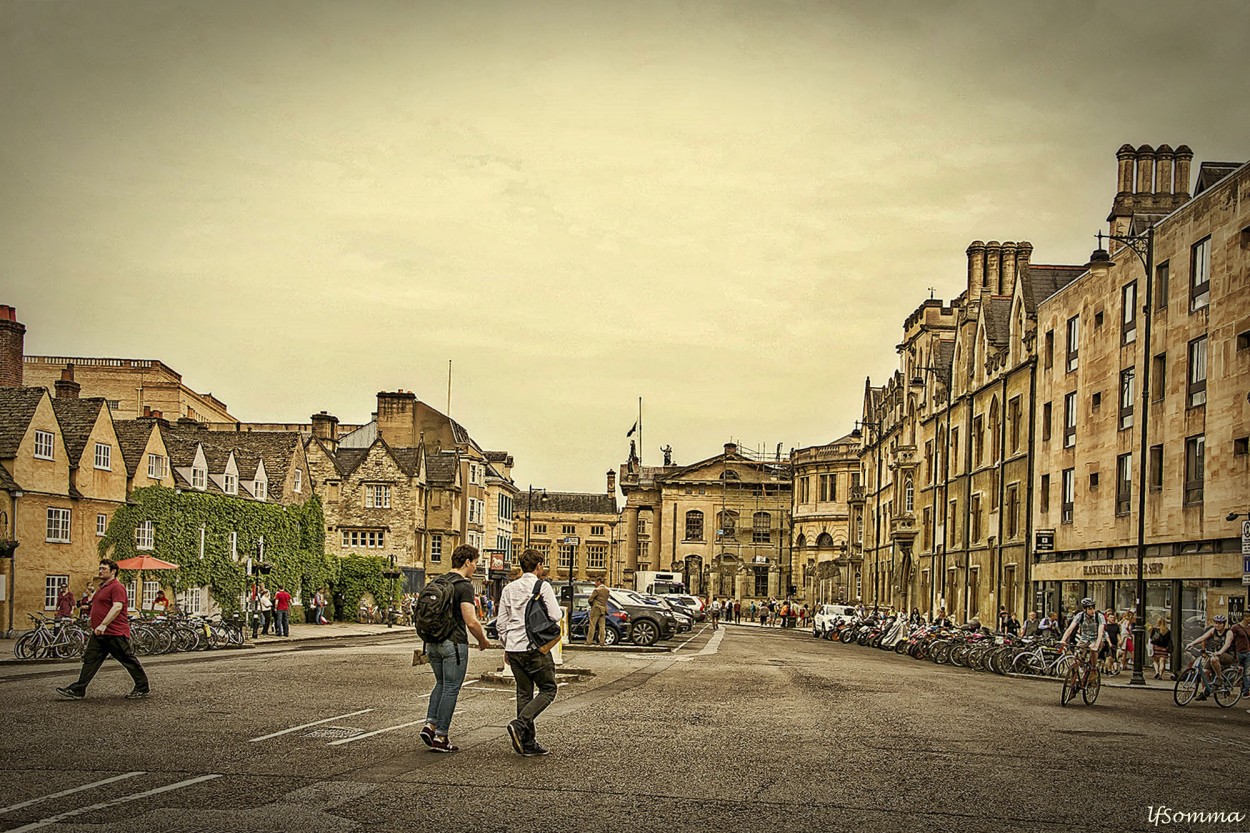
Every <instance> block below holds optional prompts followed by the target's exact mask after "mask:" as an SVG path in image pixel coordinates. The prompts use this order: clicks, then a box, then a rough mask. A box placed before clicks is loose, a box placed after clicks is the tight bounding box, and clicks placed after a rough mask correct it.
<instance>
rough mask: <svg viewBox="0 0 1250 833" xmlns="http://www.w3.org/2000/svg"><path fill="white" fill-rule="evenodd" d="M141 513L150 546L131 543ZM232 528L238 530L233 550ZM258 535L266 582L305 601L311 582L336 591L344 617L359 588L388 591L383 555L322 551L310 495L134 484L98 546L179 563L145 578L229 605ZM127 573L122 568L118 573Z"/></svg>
mask: <svg viewBox="0 0 1250 833" xmlns="http://www.w3.org/2000/svg"><path fill="white" fill-rule="evenodd" d="M143 521H152V523H153V527H154V533H155V548H154V549H153V550H151V551H148V550H144V551H139V550H137V549H136V548H135V529H136V528H137V527H138V526H139V524H140V523H142V522H143ZM201 529H203V556H202V557H201V546H200V530H201ZM231 532H235V533H237V534H238V540H237V544H236V547H235V550H234V555H232V552H231V546H230V533H231ZM262 536H264V539H265V562H264V563H266V564H268V565H270V566H271V567H272V571H271V572H270V573H269V575H268V576H267V577H265V578H264V582H265V584H266V586H268V587H269V588H270V589H271V590H275V591H276V590H277V588H278V587H280V586H285V587H286V589H287V590H288V591H289V592H290V593H291V595H293V596H294V595H297V594H299V596H300V598H301V600H302V601H303V602H304V603H305V605H307V604H308V603H309V602H310V601H311V600H312V595H313V593H315V592H316V591H317V590H325V591H326V592H327V594H328V596H329V597H330V598H333V597H334V596H335V594H338V596H339V598H340V600H341V607H340V610H339V612H340V615H342V616H343V617H345V618H348V619H354V618H355V616H356V611H357V610H358V609H359V606H360V599H361V597H363V596H364V595H365V593H369V594H370V595H371V596H372V597H373V599H374V601H375V602H376V603H379V604H380V603H384V602H385V600H386V599H388V598H390V593H391V587H392V582H391V581H390V580H389V579H386V578H384V577H383V576H382V573H383V572H384V571H385V570H387V569H388V568H389V567H390V562H389V560H388V559H385V558H382V557H380V556H376V555H356V554H352V555H348V556H344V557H341V558H340V557H338V556H335V555H328V554H327V553H326V551H325V516H324V515H323V514H322V509H321V501H320V500H319V499H318V498H316V497H313V498H311V499H310V500H309V501H308V502H307V503H304V504H302V505H293V506H282V505H279V504H273V503H259V502H257V501H253V500H244V499H240V498H234V497H226V496H223V495H213V494H205V493H203V492H191V491H184V492H176V491H174V490H173V489H168V488H165V487H163V486H150V487H148V488H144V489H138V490H136V491H135V492H133V493H132V494H131V495H130V501H129V502H128V503H127V504H126V505H125V506H122V507H121V508H120V509H118V510H117V512H116V513H115V514H114V515H113V520H112V521H111V522H110V523H109V527H108V531H107V532H106V533H105V535H104V537H103V538H102V539H100V545H99V546H100V556H101V557H107V558H112V559H114V560H115V561H121V560H122V559H125V558H133V557H135V556H137V555H153V556H155V557H156V558H160V559H162V560H163V561H169V562H172V563H174V564H177V565H178V567H179V569H177V570H168V571H163V572H162V573H160V574H156V573H151V572H149V573H147V574H145V576H144V578H145V579H147V580H148V581H160V582H161V584H163V585H169V586H172V587H173V589H174V591H175V592H181V591H183V590H186V589H188V588H191V587H208V588H210V590H211V592H212V594H213V601H214V602H216V603H217V604H218V605H220V606H221V608H222V609H223V610H225V611H226V612H227V613H234V612H237V611H238V610H239V605H240V602H242V601H243V599H244V598H245V597H246V592H247V559H248V556H249V555H250V556H252V557H253V558H255V556H256V552H257V546H256V545H257V543H258V542H259V541H260V539H261V537H262ZM236 555H237V558H236V557H235V556H236ZM133 575H134V573H133V572H127V573H125V575H124V576H123V581H128V580H129V579H130V578H132V577H133ZM395 586H396V587H398V584H396V585H395ZM332 611H333V606H328V607H327V610H326V616H327V617H328V616H330V615H331V613H332Z"/></svg>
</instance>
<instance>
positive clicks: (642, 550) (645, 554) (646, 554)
mask: <svg viewBox="0 0 1250 833" xmlns="http://www.w3.org/2000/svg"><path fill="white" fill-rule="evenodd" d="M638 557H639V558H640V559H648V558H650V557H651V542H650V541H639V542H638Z"/></svg>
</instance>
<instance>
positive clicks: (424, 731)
mask: <svg viewBox="0 0 1250 833" xmlns="http://www.w3.org/2000/svg"><path fill="white" fill-rule="evenodd" d="M421 742H422V743H424V744H425V745H426V746H433V745H434V727H433V726H429V725H426V726H422V727H421Z"/></svg>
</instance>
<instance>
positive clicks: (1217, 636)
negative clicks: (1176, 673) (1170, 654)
mask: <svg viewBox="0 0 1250 833" xmlns="http://www.w3.org/2000/svg"><path fill="white" fill-rule="evenodd" d="M1211 621H1212V622H1214V623H1215V624H1213V625H1212V626H1211V627H1209V628H1207V629H1206V630H1205V631H1203V632H1202V635H1201V636H1199V637H1198V638H1197V639H1195V640H1194V641H1193V642H1190V643H1189V644H1188V645H1186V646H1185V647H1186V648H1196V647H1197V646H1199V645H1201V646H1202V649H1203V650H1204V651H1206V652H1208V653H1209V654H1210V655H1211V671H1212V673H1213V675H1214V676H1213V677H1212V679H1214V680H1219V678H1220V671H1221V665H1220V663H1221V662H1226V663H1228V664H1229V665H1236V664H1237V660H1236V658H1235V657H1234V656H1233V652H1232V647H1233V629H1232V628H1230V627H1229V626H1228V618H1227V617H1226V616H1224V615H1223V614H1220V615H1218V616H1216V617H1215V618H1213V619H1212V620H1211ZM1210 694H1211V686H1210V685H1208V686H1207V687H1206V690H1205V691H1203V692H1202V693H1201V694H1199V695H1198V698H1197V699H1199V700H1205V699H1207V697H1208V696H1210Z"/></svg>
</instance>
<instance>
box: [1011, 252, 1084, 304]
mask: <svg viewBox="0 0 1250 833" xmlns="http://www.w3.org/2000/svg"><path fill="white" fill-rule="evenodd" d="M1086 271H1088V270H1086V268H1085V267H1084V266H1045V265H1042V264H1036V263H1030V264H1029V266H1028V270H1027V271H1026V274H1025V275H1024V276H1023V280H1021V282H1020V293H1021V295H1022V297H1023V298H1024V309H1025V312H1027V313H1028V314H1029V315H1031V316H1032V315H1036V314H1037V305H1038V304H1040V303H1041V302H1042V301H1045V300H1046V299H1047V298H1049V297H1050V296H1051V295H1054V294H1055V293H1056V292H1058V291H1059V290H1061V289H1063V288H1064V287H1065V286H1067V285H1068V284H1070V283H1072V282H1073V281H1074V280H1076V279H1077V278H1079V277H1080V276H1081V275H1083V274H1085V272H1086Z"/></svg>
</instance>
